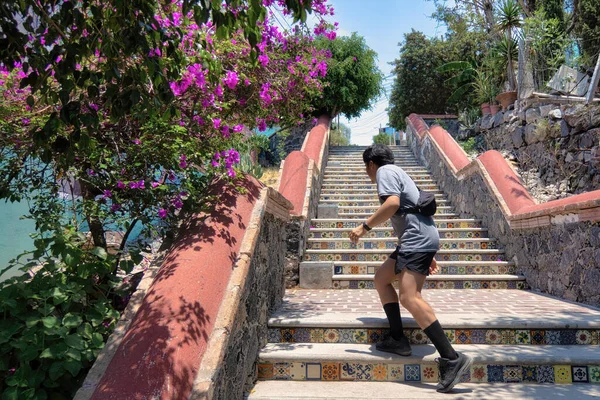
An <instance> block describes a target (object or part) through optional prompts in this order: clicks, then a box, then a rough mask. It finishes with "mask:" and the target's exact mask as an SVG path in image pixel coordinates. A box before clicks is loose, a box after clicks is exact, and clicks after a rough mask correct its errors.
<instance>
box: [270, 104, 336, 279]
mask: <svg viewBox="0 0 600 400" xmlns="http://www.w3.org/2000/svg"><path fill="white" fill-rule="evenodd" d="M330 122H331V118H330V117H329V116H325V115H324V116H321V117H320V118H319V120H318V122H317V125H316V126H315V127H313V128H312V129H311V131H310V132H309V133H308V134H307V135H306V137H305V138H304V143H303V144H302V149H301V150H300V151H293V152H291V153H290V154H289V155H288V156H287V157H286V159H285V160H283V161H282V162H281V167H280V170H279V171H280V172H279V180H278V182H277V184H276V189H277V190H279V192H280V193H281V194H282V195H283V196H284V197H285V198H286V199H289V200H290V201H291V202H292V204H293V206H294V208H293V209H292V211H291V214H292V222H291V223H290V224H288V251H289V256H288V260H287V264H288V266H287V268H288V270H289V275H290V276H289V277H288V278H289V279H288V286H289V287H292V286H295V285H296V284H297V283H298V279H299V266H300V261H301V260H302V256H303V253H304V249H305V248H306V240H307V238H308V235H309V233H310V220H312V219H313V218H315V217H316V213H317V207H318V204H319V196H320V195H321V185H322V183H323V170H324V168H323V167H324V166H325V165H326V164H327V158H328V155H329V124H330Z"/></svg>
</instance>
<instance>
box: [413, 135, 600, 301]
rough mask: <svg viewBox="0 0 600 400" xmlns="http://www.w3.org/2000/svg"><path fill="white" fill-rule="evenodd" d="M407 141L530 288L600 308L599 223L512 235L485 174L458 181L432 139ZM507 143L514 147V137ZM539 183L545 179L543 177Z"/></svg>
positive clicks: (539, 145) (460, 210)
mask: <svg viewBox="0 0 600 400" xmlns="http://www.w3.org/2000/svg"><path fill="white" fill-rule="evenodd" d="M408 137H409V146H410V147H411V149H412V151H413V153H414V154H415V156H416V157H417V158H418V159H419V160H420V161H421V162H422V163H423V164H425V165H427V166H428V168H429V169H430V171H431V174H432V176H433V179H435V180H436V182H437V183H438V185H439V186H440V188H441V190H443V191H444V192H445V193H446V194H447V195H448V197H449V199H450V200H451V202H452V204H453V205H454V206H455V207H456V212H457V213H458V214H460V215H461V216H462V217H471V218H479V219H481V220H482V224H483V226H486V227H487V228H488V230H489V235H490V237H494V238H497V239H498V241H499V244H500V247H501V248H504V250H505V252H506V255H507V259H509V260H511V259H512V260H514V261H515V262H516V263H517V266H518V272H520V273H522V274H523V275H524V276H525V277H526V278H527V283H528V284H529V285H531V287H533V288H534V289H538V290H540V291H542V292H545V293H549V294H552V295H555V296H559V297H564V298H568V299H570V300H573V301H577V302H580V303H586V304H591V305H595V306H598V305H600V285H599V284H598V282H600V249H599V248H598V245H599V244H600V223H598V222H596V223H590V222H580V223H570V224H563V225H551V226H550V227H544V228H535V229H526V230H514V231H513V230H511V228H510V226H509V225H508V224H507V222H506V219H505V218H504V215H503V214H502V211H501V209H500V207H499V205H498V204H497V202H496V199H495V197H493V195H491V194H490V192H489V191H488V189H487V185H486V183H485V182H484V181H483V178H482V177H481V175H479V174H474V175H471V176H470V177H468V178H465V179H462V180H461V181H458V180H457V179H456V178H455V177H454V175H453V174H452V172H451V171H450V170H449V169H448V168H447V167H446V165H445V164H444V163H443V161H442V160H441V158H440V157H439V155H438V153H437V151H436V150H435V149H434V148H433V147H432V146H431V145H430V144H428V143H427V141H426V142H424V144H423V145H421V144H420V143H419V142H418V141H417V140H415V137H414V136H413V135H412V134H410V133H409V135H408ZM508 140H510V142H511V143H512V139H511V138H510V136H509V137H508ZM511 145H512V144H511ZM544 146H545V145H544V144H543V143H536V144H534V145H531V146H527V147H535V148H537V150H535V151H538V152H539V151H541V149H543V148H544ZM532 151H533V150H532ZM546 154H547V153H546ZM541 176H542V177H543V176H544V174H541ZM538 179H540V180H542V181H543V178H538ZM554 182H560V180H557V179H555V180H554ZM560 186H562V183H561V184H560Z"/></svg>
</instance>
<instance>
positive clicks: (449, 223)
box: [310, 215, 481, 229]
mask: <svg viewBox="0 0 600 400" xmlns="http://www.w3.org/2000/svg"><path fill="white" fill-rule="evenodd" d="M453 216H456V218H448V215H434V216H433V220H434V221H435V225H436V226H437V228H438V229H440V228H447V229H450V228H463V229H467V228H480V227H481V220H480V219H474V218H459V217H458V215H453ZM362 222H363V221H361V220H359V219H357V218H345V219H341V218H337V219H313V220H312V221H311V223H310V224H311V227H312V228H317V229H319V228H320V229H335V228H338V229H353V228H356V227H357V226H358V225H360V224H362ZM391 226H392V225H391V224H390V221H389V220H388V221H386V222H384V223H383V224H381V225H379V226H378V228H389V227H391ZM374 229H377V228H374Z"/></svg>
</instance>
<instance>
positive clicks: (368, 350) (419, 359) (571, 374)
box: [257, 343, 600, 384]
mask: <svg viewBox="0 0 600 400" xmlns="http://www.w3.org/2000/svg"><path fill="white" fill-rule="evenodd" d="M454 347H455V348H456V351H458V352H461V353H464V354H466V355H468V356H470V357H471V358H472V359H473V365H472V366H471V368H470V371H469V373H468V374H465V375H464V376H463V377H462V379H461V380H462V381H463V382H472V383H496V382H498V383H567V384H568V383H573V382H574V381H575V382H578V383H579V382H581V383H589V382H590V378H591V377H593V378H592V379H595V380H600V377H598V378H596V376H597V375H598V374H600V346H592V345H588V346H560V345H540V346H517V345H483V344H480V345H472V344H463V345H455V346H454ZM412 350H413V354H412V355H411V356H409V357H401V356H398V355H395V354H390V353H384V352H380V351H377V350H376V349H375V345H374V344H353V343H337V344H329V343H310V344H309V343H269V344H267V345H266V346H265V348H264V349H263V350H262V351H261V352H260V354H259V361H258V365H257V375H258V379H259V380H298V381H303V380H317V381H325V380H333V381H340V380H349V381H388V382H397V381H413V382H437V380H438V370H437V365H436V363H435V358H436V357H438V356H439V355H438V353H437V352H436V351H435V348H434V347H433V346H432V345H415V346H412ZM582 381H583V382H582Z"/></svg>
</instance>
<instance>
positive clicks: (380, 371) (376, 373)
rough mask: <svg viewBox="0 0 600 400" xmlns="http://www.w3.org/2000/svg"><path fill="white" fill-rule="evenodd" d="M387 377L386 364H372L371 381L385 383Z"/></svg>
mask: <svg viewBox="0 0 600 400" xmlns="http://www.w3.org/2000/svg"><path fill="white" fill-rule="evenodd" d="M387 377H388V367H387V365H386V364H373V380H375V381H385V380H387Z"/></svg>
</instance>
